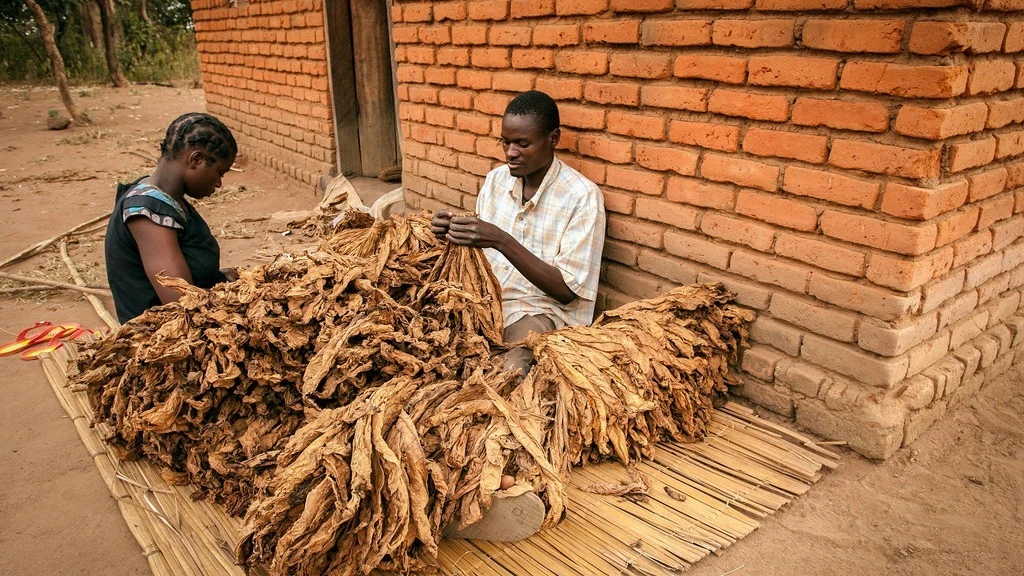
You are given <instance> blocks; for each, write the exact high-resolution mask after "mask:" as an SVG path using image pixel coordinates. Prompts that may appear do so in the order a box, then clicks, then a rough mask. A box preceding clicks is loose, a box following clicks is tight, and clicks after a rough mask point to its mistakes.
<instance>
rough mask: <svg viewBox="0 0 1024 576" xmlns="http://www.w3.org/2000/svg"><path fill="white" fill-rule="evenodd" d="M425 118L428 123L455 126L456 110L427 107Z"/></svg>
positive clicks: (448, 126)
mask: <svg viewBox="0 0 1024 576" xmlns="http://www.w3.org/2000/svg"><path fill="white" fill-rule="evenodd" d="M425 120H426V122H427V124H432V125H434V126H443V127H445V128H454V127H455V112H454V111H453V110H449V109H446V108H427V110H426V114H425Z"/></svg>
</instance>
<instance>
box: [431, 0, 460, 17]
mask: <svg viewBox="0 0 1024 576" xmlns="http://www.w3.org/2000/svg"><path fill="white" fill-rule="evenodd" d="M433 9H434V21H435V22H444V21H445V20H452V21H460V20H465V19H466V5H465V4H463V3H462V2H434V3H433Z"/></svg>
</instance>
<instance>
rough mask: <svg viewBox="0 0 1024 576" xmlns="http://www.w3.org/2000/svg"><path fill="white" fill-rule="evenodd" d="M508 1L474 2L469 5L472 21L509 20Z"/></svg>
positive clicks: (481, 0) (489, 0)
mask: <svg viewBox="0 0 1024 576" xmlns="http://www.w3.org/2000/svg"><path fill="white" fill-rule="evenodd" d="M508 8H509V3H508V0H474V1H473V2H470V3H469V18H470V20H504V19H506V18H508Z"/></svg>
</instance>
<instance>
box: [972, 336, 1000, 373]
mask: <svg viewBox="0 0 1024 576" xmlns="http://www.w3.org/2000/svg"><path fill="white" fill-rule="evenodd" d="M972 344H974V345H975V346H977V348H978V351H979V352H981V367H982V368H988V367H989V366H991V365H992V363H993V362H995V360H996V357H997V356H999V339H998V338H996V337H995V336H992V335H989V334H982V335H981V336H978V337H977V338H975V339H974V341H973V342H972Z"/></svg>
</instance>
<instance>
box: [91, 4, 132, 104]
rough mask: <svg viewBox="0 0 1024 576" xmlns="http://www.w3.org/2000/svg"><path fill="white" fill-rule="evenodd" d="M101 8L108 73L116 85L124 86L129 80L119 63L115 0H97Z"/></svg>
mask: <svg viewBox="0 0 1024 576" xmlns="http://www.w3.org/2000/svg"><path fill="white" fill-rule="evenodd" d="M96 5H97V6H99V9H100V21H101V22H102V23H103V47H104V52H105V56H106V58H107V73H109V74H110V81H111V82H113V83H114V86H116V87H118V88H123V87H125V86H127V85H128V81H127V80H125V79H124V75H123V74H121V66H120V65H119V64H118V63H117V9H116V8H115V7H114V0H96Z"/></svg>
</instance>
